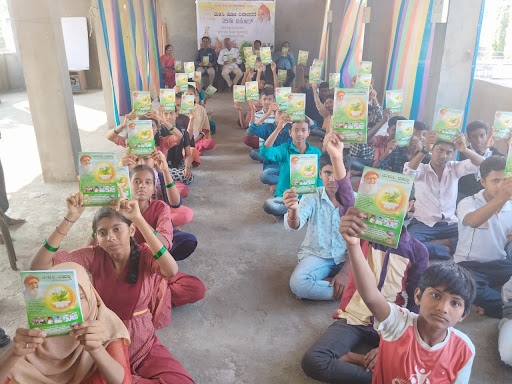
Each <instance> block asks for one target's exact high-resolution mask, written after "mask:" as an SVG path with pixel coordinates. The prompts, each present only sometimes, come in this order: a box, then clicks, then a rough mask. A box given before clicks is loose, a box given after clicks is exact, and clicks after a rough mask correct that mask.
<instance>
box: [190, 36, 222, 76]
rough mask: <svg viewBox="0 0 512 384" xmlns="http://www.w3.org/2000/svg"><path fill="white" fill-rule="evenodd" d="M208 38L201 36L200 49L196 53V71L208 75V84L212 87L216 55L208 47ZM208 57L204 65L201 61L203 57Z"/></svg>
mask: <svg viewBox="0 0 512 384" xmlns="http://www.w3.org/2000/svg"><path fill="white" fill-rule="evenodd" d="M210 43H211V41H210V38H209V37H208V36H203V37H202V39H201V48H200V49H199V50H198V51H197V55H196V60H195V64H196V71H198V72H201V74H203V73H205V72H206V73H207V74H208V79H209V84H208V85H213V80H214V79H215V67H214V65H215V64H216V61H217V55H216V54H215V50H214V49H213V48H212V47H211V46H210ZM205 56H208V64H205V63H204V61H203V57H205Z"/></svg>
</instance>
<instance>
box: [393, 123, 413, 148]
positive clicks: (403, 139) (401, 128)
mask: <svg viewBox="0 0 512 384" xmlns="http://www.w3.org/2000/svg"><path fill="white" fill-rule="evenodd" d="M413 132H414V120H399V121H397V123H396V133H395V140H396V142H397V144H398V146H399V147H407V146H408V145H409V142H410V141H411V138H412V134H413Z"/></svg>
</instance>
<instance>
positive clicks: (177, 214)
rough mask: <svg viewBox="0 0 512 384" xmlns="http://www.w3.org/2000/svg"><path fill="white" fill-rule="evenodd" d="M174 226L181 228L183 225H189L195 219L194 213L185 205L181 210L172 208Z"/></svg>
mask: <svg viewBox="0 0 512 384" xmlns="http://www.w3.org/2000/svg"><path fill="white" fill-rule="evenodd" d="M171 218H172V224H173V225H174V226H175V227H181V226H182V225H185V224H188V223H190V222H191V221H192V219H193V218H194V211H193V210H192V209H190V208H189V207H185V206H184V205H182V206H180V207H179V208H171Z"/></svg>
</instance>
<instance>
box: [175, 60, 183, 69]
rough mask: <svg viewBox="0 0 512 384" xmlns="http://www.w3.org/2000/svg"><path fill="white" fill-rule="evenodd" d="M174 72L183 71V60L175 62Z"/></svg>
mask: <svg viewBox="0 0 512 384" xmlns="http://www.w3.org/2000/svg"><path fill="white" fill-rule="evenodd" d="M174 70H175V71H183V64H182V63H181V60H176V61H175V62H174Z"/></svg>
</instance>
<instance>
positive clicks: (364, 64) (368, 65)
mask: <svg viewBox="0 0 512 384" xmlns="http://www.w3.org/2000/svg"><path fill="white" fill-rule="evenodd" d="M359 73H372V62H371V61H361V66H360V67H359Z"/></svg>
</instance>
